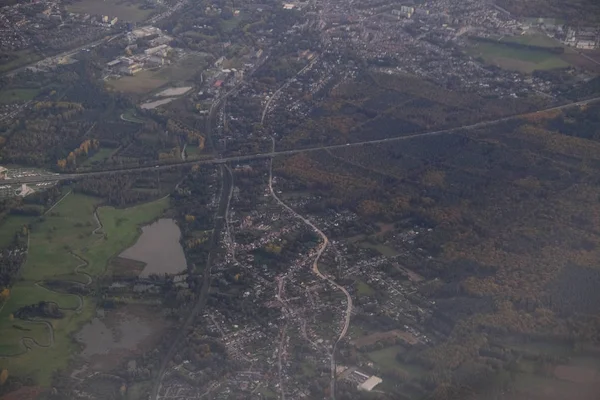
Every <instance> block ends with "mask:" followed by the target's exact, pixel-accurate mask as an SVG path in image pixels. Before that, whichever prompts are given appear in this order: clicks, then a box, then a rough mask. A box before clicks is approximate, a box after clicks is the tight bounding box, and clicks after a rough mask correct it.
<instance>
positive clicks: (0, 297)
mask: <svg viewBox="0 0 600 400" xmlns="http://www.w3.org/2000/svg"><path fill="white" fill-rule="evenodd" d="M9 297H10V289H9V288H4V289H2V291H1V292H0V301H6V300H8V298H9Z"/></svg>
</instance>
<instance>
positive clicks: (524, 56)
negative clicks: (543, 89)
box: [468, 42, 569, 73]
mask: <svg viewBox="0 0 600 400" xmlns="http://www.w3.org/2000/svg"><path fill="white" fill-rule="evenodd" d="M468 53H469V54H470V55H471V56H473V57H481V58H482V59H483V60H484V61H485V62H486V63H488V64H492V65H496V66H498V67H500V68H502V69H507V70H513V71H519V72H524V73H531V72H533V71H536V70H551V69H559V68H567V67H568V66H569V63H567V62H566V61H565V60H563V59H562V58H561V56H560V54H555V53H552V52H550V51H545V50H543V49H540V50H532V49H520V48H515V47H511V46H508V45H505V44H502V42H498V43H484V42H478V43H476V44H474V45H473V47H471V48H470V49H469V50H468Z"/></svg>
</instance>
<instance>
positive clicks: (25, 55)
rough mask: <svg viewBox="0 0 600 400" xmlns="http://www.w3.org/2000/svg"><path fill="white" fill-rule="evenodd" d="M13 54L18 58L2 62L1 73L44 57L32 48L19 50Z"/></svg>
mask: <svg viewBox="0 0 600 400" xmlns="http://www.w3.org/2000/svg"><path fill="white" fill-rule="evenodd" d="M12 54H14V55H16V58H15V59H14V60H11V61H9V62H7V63H4V64H0V73H1V72H6V71H10V70H12V69H16V68H19V67H21V66H23V65H27V64H31V63H33V62H36V61H38V60H41V58H42V57H40V56H39V55H38V54H36V53H35V52H34V51H32V50H19V51H16V52H14V53H12Z"/></svg>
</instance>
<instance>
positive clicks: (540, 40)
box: [502, 34, 562, 47]
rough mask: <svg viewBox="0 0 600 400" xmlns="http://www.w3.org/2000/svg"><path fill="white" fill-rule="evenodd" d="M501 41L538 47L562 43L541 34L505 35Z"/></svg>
mask: <svg viewBox="0 0 600 400" xmlns="http://www.w3.org/2000/svg"><path fill="white" fill-rule="evenodd" d="M502 42H507V43H519V44H526V45H529V46H539V47H562V44H561V43H560V42H559V41H557V40H556V39H553V38H551V37H548V36H546V35H542V34H532V35H518V36H507V37H504V38H502Z"/></svg>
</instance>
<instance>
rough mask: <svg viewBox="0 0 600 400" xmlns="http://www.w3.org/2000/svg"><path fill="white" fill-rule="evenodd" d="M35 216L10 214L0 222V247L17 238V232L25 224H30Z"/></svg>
mask: <svg viewBox="0 0 600 400" xmlns="http://www.w3.org/2000/svg"><path fill="white" fill-rule="evenodd" d="M34 220H35V217H25V216H22V215H9V216H7V217H6V218H5V219H4V220H3V221H2V222H0V247H6V246H8V245H9V244H10V243H11V242H12V241H13V239H14V238H15V233H17V232H20V231H21V230H22V229H23V226H24V225H27V224H30V223H31V222H33V221H34Z"/></svg>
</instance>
